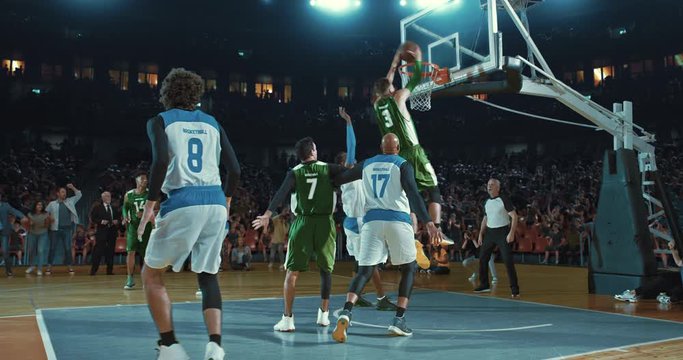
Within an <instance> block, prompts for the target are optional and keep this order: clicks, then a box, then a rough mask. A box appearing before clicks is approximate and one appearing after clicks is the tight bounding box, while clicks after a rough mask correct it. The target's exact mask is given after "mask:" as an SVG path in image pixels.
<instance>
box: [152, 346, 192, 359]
mask: <svg viewBox="0 0 683 360" xmlns="http://www.w3.org/2000/svg"><path fill="white" fill-rule="evenodd" d="M158 350H159V356H158V357H157V360H190V356H189V355H187V353H186V352H185V349H183V346H182V345H180V344H178V343H175V344H173V345H171V346H165V345H159V349H158Z"/></svg>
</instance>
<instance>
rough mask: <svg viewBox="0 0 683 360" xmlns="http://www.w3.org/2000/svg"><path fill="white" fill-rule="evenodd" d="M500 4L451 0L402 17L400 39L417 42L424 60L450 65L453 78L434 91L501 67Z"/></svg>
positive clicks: (479, 0) (473, 0) (494, 0)
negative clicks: (498, 15) (498, 11)
mask: <svg viewBox="0 0 683 360" xmlns="http://www.w3.org/2000/svg"><path fill="white" fill-rule="evenodd" d="M497 8H498V6H497V0H448V1H444V2H442V3H441V4H437V5H434V6H432V7H429V8H426V9H424V10H422V11H420V12H418V13H416V14H414V15H411V16H409V17H406V18H404V19H403V20H401V43H403V42H404V41H407V40H410V41H414V42H416V43H417V44H418V45H419V46H420V48H421V49H422V57H423V61H427V62H431V63H435V64H437V65H439V66H440V67H442V68H443V67H447V68H449V69H450V72H451V82H450V83H447V84H444V85H439V86H435V87H434V91H438V90H440V89H442V88H445V87H449V86H453V85H457V84H460V83H463V82H467V81H468V80H471V79H473V78H476V77H478V76H481V75H484V74H488V73H491V72H493V71H496V70H500V69H501V66H502V54H501V53H502V49H501V45H502V42H501V34H500V33H499V32H498V18H497ZM403 86H405V80H404V83H403Z"/></svg>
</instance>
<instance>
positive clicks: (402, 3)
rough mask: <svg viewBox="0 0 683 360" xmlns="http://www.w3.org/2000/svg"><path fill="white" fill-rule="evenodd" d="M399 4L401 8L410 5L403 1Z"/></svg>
mask: <svg viewBox="0 0 683 360" xmlns="http://www.w3.org/2000/svg"><path fill="white" fill-rule="evenodd" d="M399 4H400V5H401V6H406V5H408V1H406V0H401V2H399Z"/></svg>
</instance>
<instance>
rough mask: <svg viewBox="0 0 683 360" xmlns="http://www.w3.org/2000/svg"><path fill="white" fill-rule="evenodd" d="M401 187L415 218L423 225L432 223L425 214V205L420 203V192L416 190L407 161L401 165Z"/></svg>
mask: <svg viewBox="0 0 683 360" xmlns="http://www.w3.org/2000/svg"><path fill="white" fill-rule="evenodd" d="M401 185H402V186H403V191H405V192H406V195H407V196H408V201H409V202H410V209H411V210H412V211H414V212H415V215H417V218H418V219H419V220H420V221H422V223H424V224H426V223H428V222H430V221H432V219H431V218H430V217H429V213H428V212H427V208H426V207H425V203H424V201H422V197H420V192H419V191H418V190H417V183H416V182H415V172H414V171H413V166H412V165H410V163H408V162H407V161H406V162H404V163H403V164H402V165H401Z"/></svg>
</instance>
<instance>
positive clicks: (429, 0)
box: [415, 0, 449, 9]
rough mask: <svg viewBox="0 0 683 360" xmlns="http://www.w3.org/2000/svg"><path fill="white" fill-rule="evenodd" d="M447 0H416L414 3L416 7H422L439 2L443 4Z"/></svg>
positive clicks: (438, 3)
mask: <svg viewBox="0 0 683 360" xmlns="http://www.w3.org/2000/svg"><path fill="white" fill-rule="evenodd" d="M448 1H449V0H416V1H415V5H417V7H418V8H420V9H424V8H427V7H432V6H436V5H440V4H445V3H447V2H448Z"/></svg>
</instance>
